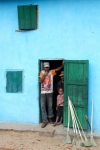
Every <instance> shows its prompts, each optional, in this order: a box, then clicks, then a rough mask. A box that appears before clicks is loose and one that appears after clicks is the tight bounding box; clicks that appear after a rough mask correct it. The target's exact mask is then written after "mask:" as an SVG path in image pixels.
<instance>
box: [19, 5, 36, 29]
mask: <svg viewBox="0 0 100 150" xmlns="http://www.w3.org/2000/svg"><path fill="white" fill-rule="evenodd" d="M17 8H18V22H19V29H20V30H32V29H37V5H24V6H18V7H17Z"/></svg>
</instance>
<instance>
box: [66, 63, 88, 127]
mask: <svg viewBox="0 0 100 150" xmlns="http://www.w3.org/2000/svg"><path fill="white" fill-rule="evenodd" d="M88 64H89V61H88V60H65V63H64V126H67V123H68V96H69V98H70V99H71V101H72V102H73V104H74V106H75V109H76V112H77V115H78V117H79V120H80V122H81V124H82V127H83V129H87V123H86V120H85V116H86V115H87V114H88ZM70 127H72V122H71V123H70Z"/></svg>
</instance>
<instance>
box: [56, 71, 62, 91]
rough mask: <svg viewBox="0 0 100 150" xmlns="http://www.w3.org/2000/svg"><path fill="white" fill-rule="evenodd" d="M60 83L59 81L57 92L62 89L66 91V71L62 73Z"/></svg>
mask: <svg viewBox="0 0 100 150" xmlns="http://www.w3.org/2000/svg"><path fill="white" fill-rule="evenodd" d="M59 76H60V78H61V79H60V81H58V84H57V91H58V90H59V89H60V88H62V89H63V90H64V71H61V73H60V75H59Z"/></svg>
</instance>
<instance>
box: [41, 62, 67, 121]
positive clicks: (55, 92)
mask: <svg viewBox="0 0 100 150" xmlns="http://www.w3.org/2000/svg"><path fill="white" fill-rule="evenodd" d="M44 62H49V63H50V70H52V69H56V68H58V67H60V66H61V65H62V59H56V60H55V59H54V60H48V59H44V60H40V63H39V72H40V71H41V70H43V63H44ZM63 69H64V68H62V69H61V70H60V71H58V72H57V75H56V76H54V77H53V113H54V117H53V121H55V120H56V103H57V94H58V91H57V83H58V81H59V80H60V77H59V75H60V73H61V71H63ZM39 94H40V90H39ZM40 103H41V102H40ZM39 106H41V105H39ZM40 122H42V118H41V107H40Z"/></svg>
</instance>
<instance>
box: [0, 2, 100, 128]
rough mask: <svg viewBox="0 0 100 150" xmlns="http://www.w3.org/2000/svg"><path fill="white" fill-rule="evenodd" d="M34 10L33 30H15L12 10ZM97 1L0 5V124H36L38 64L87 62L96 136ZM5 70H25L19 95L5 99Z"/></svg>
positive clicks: (99, 74) (99, 122)
mask: <svg viewBox="0 0 100 150" xmlns="http://www.w3.org/2000/svg"><path fill="white" fill-rule="evenodd" d="M25 4H37V5H38V6H39V14H38V16H39V21H38V26H39V27H38V29H37V30H35V31H29V32H15V30H17V29H18V18H17V5H25ZM99 51H100V0H98V1H95V0H88V1H86V0H83V1H82V0H44V1H42V0H40V1H39V0H36V1H35V0H26V1H24V0H21V1H20V0H19V1H18V0H13V1H11V0H2V1H1V0H0V75H1V76H0V121H1V122H20V123H33V124H35V123H39V107H38V106H39V104H38V99H39V95H38V59H43V58H64V59H69V60H77V59H78V60H87V59H88V60H89V117H90V111H91V100H92V99H93V100H94V121H93V125H94V130H98V131H100V118H99V117H98V115H99V112H100V100H99V93H100V92H99V91H100V90H99V87H100V67H99V66H100V53H99ZM6 69H22V70H24V91H23V94H8V93H6V92H5V87H6V76H5V73H6Z"/></svg>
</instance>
